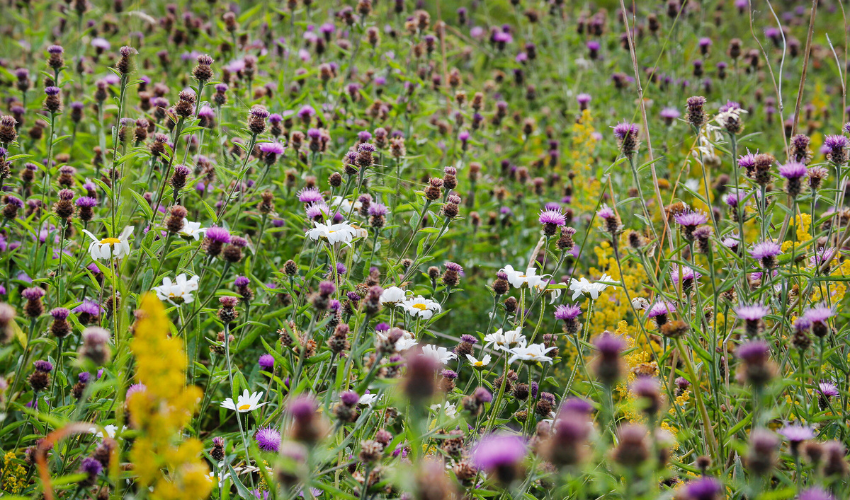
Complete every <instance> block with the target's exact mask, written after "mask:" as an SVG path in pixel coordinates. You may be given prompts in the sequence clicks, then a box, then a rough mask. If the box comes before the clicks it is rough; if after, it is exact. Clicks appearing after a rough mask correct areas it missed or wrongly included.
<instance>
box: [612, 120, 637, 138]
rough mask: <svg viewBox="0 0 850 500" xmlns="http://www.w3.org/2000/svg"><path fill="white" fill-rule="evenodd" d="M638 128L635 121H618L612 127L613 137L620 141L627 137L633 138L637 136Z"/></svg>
mask: <svg viewBox="0 0 850 500" xmlns="http://www.w3.org/2000/svg"><path fill="white" fill-rule="evenodd" d="M638 130H639V129H638V126H637V123H627V122H622V123H618V124H617V125H616V126H615V127H614V137H616V138H617V139H619V140H621V141H622V140H625V139H626V138H628V137H631V138H632V139H634V138H637V135H638Z"/></svg>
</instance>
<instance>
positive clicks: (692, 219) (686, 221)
mask: <svg viewBox="0 0 850 500" xmlns="http://www.w3.org/2000/svg"><path fill="white" fill-rule="evenodd" d="M674 219H675V220H676V224H679V225H681V226H686V227H692V228H693V227H697V226H699V225H700V224H705V223H706V222H708V217H707V216H706V215H705V213H704V212H697V211H694V210H685V211H684V212H682V213H680V214H677V215H676V216H675V217H674Z"/></svg>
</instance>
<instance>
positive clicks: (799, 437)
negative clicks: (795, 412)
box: [778, 424, 815, 444]
mask: <svg viewBox="0 0 850 500" xmlns="http://www.w3.org/2000/svg"><path fill="white" fill-rule="evenodd" d="M778 432H779V435H781V436H784V437H785V439H787V440H788V441H790V442H791V443H796V444H799V443H802V442H803V441H806V440H809V439H813V438H814V437H815V433H814V431H813V430H812V428H811V427H807V426H803V425H797V424H795V425H787V426H785V427H783V428H781V429H779V431H778Z"/></svg>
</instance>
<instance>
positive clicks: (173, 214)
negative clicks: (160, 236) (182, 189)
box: [165, 205, 189, 234]
mask: <svg viewBox="0 0 850 500" xmlns="http://www.w3.org/2000/svg"><path fill="white" fill-rule="evenodd" d="M188 214H189V212H188V210H186V208H185V207H183V206H180V205H175V206H173V207H171V208H170V209H169V215H168V217H166V219H165V228H166V229H168V232H169V233H171V234H177V233H179V232H180V231H181V230H182V229H183V225H184V223H185V222H186V216H187V215H188Z"/></svg>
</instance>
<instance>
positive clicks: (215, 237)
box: [205, 227, 230, 244]
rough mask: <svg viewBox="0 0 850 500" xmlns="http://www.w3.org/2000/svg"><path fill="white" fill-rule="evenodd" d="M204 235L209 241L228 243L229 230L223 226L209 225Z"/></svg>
mask: <svg viewBox="0 0 850 500" xmlns="http://www.w3.org/2000/svg"><path fill="white" fill-rule="evenodd" d="M205 234H206V237H207V238H209V239H210V241H214V242H216V243H221V244H227V243H230V231H228V230H227V229H225V228H223V227H211V228H209V229H207V232H206V233H205Z"/></svg>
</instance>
